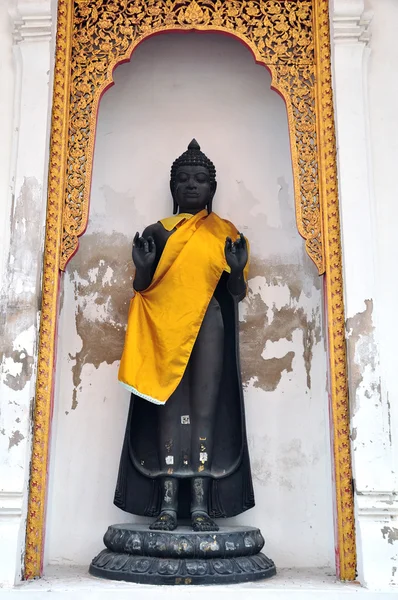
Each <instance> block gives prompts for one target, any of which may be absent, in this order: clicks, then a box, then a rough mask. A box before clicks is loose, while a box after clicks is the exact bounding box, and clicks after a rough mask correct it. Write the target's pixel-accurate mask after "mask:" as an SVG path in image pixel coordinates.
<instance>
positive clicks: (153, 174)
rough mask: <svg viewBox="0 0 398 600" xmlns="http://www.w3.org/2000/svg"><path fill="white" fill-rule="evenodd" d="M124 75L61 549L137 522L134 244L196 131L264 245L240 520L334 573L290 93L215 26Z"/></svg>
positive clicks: (62, 467)
mask: <svg viewBox="0 0 398 600" xmlns="http://www.w3.org/2000/svg"><path fill="white" fill-rule="evenodd" d="M115 82H116V85H115V86H114V87H113V88H112V89H111V90H109V91H108V92H107V93H106V94H105V96H104V98H103V100H102V103H101V108H100V112H99V118H98V129H97V141H96V150H95V164H94V173H93V183H92V194H91V209H90V222H89V227H88V230H87V232H86V234H85V236H84V237H83V238H81V247H80V250H79V252H78V253H77V254H76V256H75V257H74V259H73V260H72V261H71V263H70V264H69V266H68V268H67V272H66V273H65V275H64V277H63V294H62V309H61V317H60V323H59V347H58V362H57V386H56V395H55V408H54V428H53V439H52V449H51V469H50V490H49V500H48V519H47V541H46V560H47V562H49V563H67V564H87V563H89V561H90V560H91V558H92V557H93V556H94V555H95V554H96V553H97V552H98V551H99V550H100V549H101V547H102V541H101V538H102V535H103V533H104V532H105V530H106V528H107V526H108V525H109V524H110V523H112V522H121V521H131V520H133V519H134V518H136V517H132V516H131V515H128V514H125V513H123V512H122V511H120V510H118V509H116V508H115V507H114V506H113V505H112V499H113V492H114V486H115V482H116V476H117V469H118V461H119V455H120V450H121V444H122V439H123V434H124V427H125V422H126V416H127V409H128V401H129V395H128V393H126V392H125V391H124V390H123V389H122V388H121V386H119V385H118V384H117V370H118V359H119V358H120V355H121V349H122V341H123V327H124V323H125V320H126V313H127V302H128V300H129V297H130V295H131V289H132V285H131V281H132V275H133V272H132V264H131V242H132V239H133V236H134V233H135V232H136V231H137V230H142V229H143V228H144V226H145V225H147V224H149V223H151V222H154V221H156V220H157V219H159V218H162V217H164V216H168V215H170V214H171V206H172V205H171V197H170V194H169V191H168V183H169V169H170V165H171V162H172V160H173V159H174V158H175V157H176V156H178V155H179V154H181V153H182V152H183V151H184V150H185V149H186V146H187V144H188V143H189V141H190V140H191V138H192V137H196V138H197V139H198V141H199V143H200V144H201V145H202V149H203V150H204V151H205V152H206V153H208V155H209V156H210V157H211V159H212V160H213V161H214V162H215V164H216V167H217V172H218V182H219V187H218V191H217V194H216V197H215V202H214V207H215V211H216V212H217V213H218V214H220V215H221V216H224V217H227V218H229V219H230V220H232V221H233V222H234V223H235V224H236V225H237V226H238V228H239V229H241V230H242V231H244V232H245V234H246V235H247V236H248V238H249V239H250V242H251V250H252V269H251V279H250V284H249V286H250V290H249V295H248V298H247V299H246V300H245V301H244V302H243V304H242V306H241V338H242V348H241V354H242V363H243V379H244V382H245V402H246V410H247V427H248V437H249V444H250V450H251V460H252V471H253V478H254V485H255V494H256V502H257V504H256V507H255V508H254V509H253V510H251V511H249V512H248V513H246V514H244V515H241V516H239V517H237V518H236V519H235V521H236V522H237V523H250V524H254V525H257V526H259V527H261V529H262V531H263V534H264V535H265V537H266V540H267V547H266V552H268V553H269V555H270V556H272V558H273V559H274V560H275V562H276V563H277V565H278V566H280V567H282V566H287V567H291V566H296V567H304V566H324V567H327V568H330V569H332V570H333V569H334V564H333V563H334V550H333V533H332V489H331V465H330V457H329V423H328V407H327V402H328V400H327V391H326V352H325V342H324V335H323V322H322V291H321V287H322V286H321V284H322V280H321V279H320V278H319V277H318V275H317V273H316V269H315V267H314V265H313V264H312V262H311V261H310V260H309V258H308V257H307V256H306V254H305V252H304V243H303V240H302V239H301V238H300V236H299V235H298V233H297V229H296V225H295V213H294V200H293V183H292V170H291V163H290V151H289V141H288V131H287V119H286V113H285V107H284V104H283V101H282V100H281V99H280V97H279V96H278V95H277V94H276V93H274V92H272V91H271V90H270V76H269V74H268V73H267V71H266V70H265V69H264V68H263V67H261V66H258V65H255V63H254V61H253V58H252V56H251V54H250V52H249V51H248V50H247V49H246V48H245V47H243V46H241V45H240V44H239V43H238V42H237V41H236V40H232V39H230V38H225V37H221V36H214V35H206V36H204V35H200V34H186V35H178V34H168V35H163V36H159V37H155V38H152V39H150V40H148V41H146V42H144V43H143V44H142V45H141V46H140V47H139V48H138V49H137V51H136V53H135V54H134V56H133V58H132V60H131V62H130V63H129V64H126V65H123V66H120V67H119V68H118V69H117V70H116V72H115ZM305 337H306V341H304V338H305ZM304 350H305V351H306V353H305V356H306V358H307V362H305V360H304ZM136 519H137V518H136Z"/></svg>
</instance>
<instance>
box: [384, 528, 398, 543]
mask: <svg viewBox="0 0 398 600" xmlns="http://www.w3.org/2000/svg"><path fill="white" fill-rule="evenodd" d="M381 533H382V535H383V539H386V538H387V540H388V543H389V544H393V543H394V542H396V541H397V540H398V529H397V528H396V527H387V526H386V527H383V528H382V529H381Z"/></svg>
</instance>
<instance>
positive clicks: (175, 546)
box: [89, 524, 276, 585]
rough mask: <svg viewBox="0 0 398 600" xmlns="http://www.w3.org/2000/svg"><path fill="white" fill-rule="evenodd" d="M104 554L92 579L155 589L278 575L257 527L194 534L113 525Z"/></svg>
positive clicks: (180, 529) (95, 562)
mask: <svg viewBox="0 0 398 600" xmlns="http://www.w3.org/2000/svg"><path fill="white" fill-rule="evenodd" d="M104 543H105V546H106V549H105V550H103V551H102V552H100V554H98V556H96V557H95V558H94V559H93V561H92V563H91V565H90V569H89V571H90V573H91V575H95V576H96V577H102V578H104V579H117V580H123V581H133V582H135V583H150V584H155V585H165V584H169V585H178V584H192V585H194V584H222V583H241V582H244V581H254V580H256V579H263V578H265V577H272V575H275V573H276V569H275V565H274V563H273V562H272V560H270V559H269V558H267V557H266V556H265V555H264V554H262V553H261V552H260V550H261V549H262V547H263V546H264V539H263V536H262V535H261V532H260V530H259V529H256V528H255V527H223V528H221V529H220V531H212V532H196V531H192V529H190V528H189V527H178V528H177V529H176V530H175V531H152V530H150V529H149V528H148V527H147V526H144V525H133V524H122V525H111V526H110V527H109V528H108V531H107V532H106V534H105V536H104Z"/></svg>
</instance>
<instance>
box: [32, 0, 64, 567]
mask: <svg viewBox="0 0 398 600" xmlns="http://www.w3.org/2000/svg"><path fill="white" fill-rule="evenodd" d="M71 24H72V9H71V5H70V2H69V0H59V1H58V28H57V50H56V58H55V63H56V65H55V70H54V89H53V113H52V121H51V147H50V166H49V178H48V199H47V215H46V237H45V248H44V263H43V283H42V305H41V318H40V338H39V356H38V362H37V380H36V398H35V407H34V418H33V444H32V459H31V468H30V482H29V504H28V516H27V526H26V543H25V578H26V579H29V578H32V577H37V576H39V575H40V574H41V568H42V557H43V547H44V525H45V523H44V519H45V502H46V491H47V483H48V481H47V465H48V448H49V438H50V422H51V409H52V390H53V384H54V377H55V370H54V357H55V343H56V340H55V334H56V326H57V312H58V311H57V307H58V293H59V259H60V253H61V231H62V209H63V204H64V200H65V193H64V192H65V165H66V156H67V148H68V145H67V140H68V112H69V109H68V107H69V97H70V90H69V73H70V50H71V33H72V27H71Z"/></svg>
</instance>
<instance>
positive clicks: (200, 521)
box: [191, 511, 219, 531]
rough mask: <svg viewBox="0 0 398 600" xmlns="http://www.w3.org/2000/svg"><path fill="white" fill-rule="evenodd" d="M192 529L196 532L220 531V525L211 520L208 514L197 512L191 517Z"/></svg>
mask: <svg viewBox="0 0 398 600" xmlns="http://www.w3.org/2000/svg"><path fill="white" fill-rule="evenodd" d="M191 523H192V529H193V530H194V531H218V530H219V527H218V525H217V524H216V523H215V522H214V521H213V519H210V517H209V515H208V514H207V513H206V512H202V511H195V512H193V513H192V515H191Z"/></svg>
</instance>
